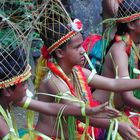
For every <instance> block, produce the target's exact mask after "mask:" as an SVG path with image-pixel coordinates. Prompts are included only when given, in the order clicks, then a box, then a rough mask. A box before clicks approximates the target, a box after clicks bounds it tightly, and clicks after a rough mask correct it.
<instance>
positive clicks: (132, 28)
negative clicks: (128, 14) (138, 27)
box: [127, 21, 135, 30]
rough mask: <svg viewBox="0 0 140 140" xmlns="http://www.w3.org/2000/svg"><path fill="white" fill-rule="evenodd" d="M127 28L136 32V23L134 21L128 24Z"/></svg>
mask: <svg viewBox="0 0 140 140" xmlns="http://www.w3.org/2000/svg"><path fill="white" fill-rule="evenodd" d="M127 26H128V28H129V29H130V30H134V29H135V23H134V22H133V21H132V22H129V23H127Z"/></svg>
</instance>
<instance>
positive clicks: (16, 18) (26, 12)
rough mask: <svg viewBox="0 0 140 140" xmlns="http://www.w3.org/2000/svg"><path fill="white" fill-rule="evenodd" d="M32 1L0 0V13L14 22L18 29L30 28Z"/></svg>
mask: <svg viewBox="0 0 140 140" xmlns="http://www.w3.org/2000/svg"><path fill="white" fill-rule="evenodd" d="M32 3H33V2H30V1H26V0H25V1H24V0H11V1H10V0H2V1H0V14H2V15H3V16H4V17H5V18H7V19H8V20H10V21H12V22H13V23H16V25H17V26H19V28H20V30H22V31H24V32H25V31H27V30H30V29H31V24H32V22H31V19H32V10H33V8H34V6H33V4H32Z"/></svg>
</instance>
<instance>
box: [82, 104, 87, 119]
mask: <svg viewBox="0 0 140 140" xmlns="http://www.w3.org/2000/svg"><path fill="white" fill-rule="evenodd" d="M81 113H82V116H83V117H85V116H86V106H85V104H82V106H81Z"/></svg>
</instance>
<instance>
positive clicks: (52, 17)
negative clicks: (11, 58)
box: [34, 0, 83, 89]
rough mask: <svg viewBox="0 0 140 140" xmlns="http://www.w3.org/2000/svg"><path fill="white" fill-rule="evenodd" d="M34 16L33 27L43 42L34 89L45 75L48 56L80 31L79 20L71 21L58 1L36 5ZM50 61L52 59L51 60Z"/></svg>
mask: <svg viewBox="0 0 140 140" xmlns="http://www.w3.org/2000/svg"><path fill="white" fill-rule="evenodd" d="M34 15H35V16H36V18H35V22H34V25H35V26H36V29H37V30H38V31H39V33H40V35H41V38H42V39H43V41H44V44H45V45H44V46H43V47H42V51H41V52H42V56H41V57H40V59H39V60H38V65H37V68H36V80H35V85H36V89H38V86H39V84H40V81H41V79H42V77H44V75H45V74H46V72H45V71H44V70H43V67H46V65H47V67H48V68H49V69H51V68H50V67H49V66H48V62H49V60H50V59H49V58H50V57H49V56H52V53H53V52H54V51H55V50H56V49H57V48H58V47H63V46H65V43H67V41H69V40H70V39H71V38H72V37H73V36H75V35H77V34H78V33H79V32H80V31H81V30H82V27H83V25H82V23H81V21H80V20H78V19H75V20H74V21H72V20H71V18H70V16H69V14H68V13H67V11H66V10H65V8H64V6H63V5H62V3H61V2H60V1H59V0H46V1H43V2H42V3H39V4H38V9H37V11H36V13H35V14H34ZM51 60H52V59H51Z"/></svg>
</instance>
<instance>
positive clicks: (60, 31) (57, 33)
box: [40, 24, 70, 57]
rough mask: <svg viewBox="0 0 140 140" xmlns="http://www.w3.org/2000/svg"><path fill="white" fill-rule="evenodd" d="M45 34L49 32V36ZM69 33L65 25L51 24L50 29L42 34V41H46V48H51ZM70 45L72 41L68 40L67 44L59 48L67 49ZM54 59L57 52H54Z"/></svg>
mask: <svg viewBox="0 0 140 140" xmlns="http://www.w3.org/2000/svg"><path fill="white" fill-rule="evenodd" d="M52 30H54V31H53V32H52ZM45 32H47V36H44V34H45ZM67 33H68V29H66V27H65V26H64V25H61V24H59V25H58V24H55V25H53V24H50V25H49V28H48V29H46V30H45V31H44V30H43V33H41V34H40V36H41V38H42V40H43V41H44V44H45V45H46V47H47V48H48V47H50V46H51V45H52V44H53V43H55V42H56V41H58V40H59V39H60V38H62V37H63V36H65V35H66V34H67ZM69 43H70V39H69V40H67V41H66V42H64V43H62V44H61V45H60V46H59V48H61V49H63V50H64V49H65V48H66V45H67V44H69ZM52 55H53V57H56V56H55V52H52Z"/></svg>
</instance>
